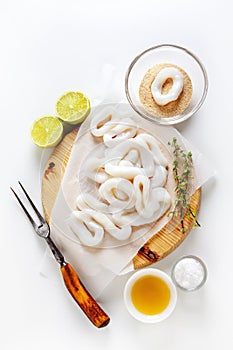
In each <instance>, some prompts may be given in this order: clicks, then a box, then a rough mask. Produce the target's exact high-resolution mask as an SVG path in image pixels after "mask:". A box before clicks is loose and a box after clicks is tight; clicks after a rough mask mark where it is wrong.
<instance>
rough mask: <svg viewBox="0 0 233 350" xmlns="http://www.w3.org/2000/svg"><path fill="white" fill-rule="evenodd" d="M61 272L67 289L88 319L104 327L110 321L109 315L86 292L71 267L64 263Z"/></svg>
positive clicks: (99, 326) (97, 325)
mask: <svg viewBox="0 0 233 350" xmlns="http://www.w3.org/2000/svg"><path fill="white" fill-rule="evenodd" d="M61 272H62V276H63V279H64V282H65V285H66V287H67V289H68V291H69V292H70V294H71V295H72V297H73V298H74V300H75V301H76V302H77V304H78V305H79V306H80V308H81V309H82V310H83V312H84V313H85V314H86V315H87V317H88V318H89V320H90V321H91V322H92V323H93V324H94V326H96V327H98V328H103V327H106V326H107V325H108V323H109V321H110V318H109V316H108V315H107V314H106V313H105V312H104V311H103V310H102V309H101V307H100V306H99V305H98V304H97V302H96V301H95V300H94V299H93V298H92V296H91V295H90V294H89V293H88V291H87V290H86V288H85V287H84V285H83V284H82V282H81V281H80V279H79V277H78V275H77V274H76V272H75V271H74V269H73V267H72V266H71V265H70V264H65V265H64V266H62V267H61Z"/></svg>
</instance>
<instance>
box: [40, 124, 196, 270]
mask: <svg viewBox="0 0 233 350" xmlns="http://www.w3.org/2000/svg"><path fill="white" fill-rule="evenodd" d="M77 133H78V128H76V129H74V130H73V131H71V132H70V133H69V134H67V135H66V136H65V137H64V139H63V140H62V141H61V143H60V144H59V145H58V146H57V147H56V148H55V149H54V151H53V153H52V154H51V156H50V158H49V160H48V162H47V165H46V168H45V171H44V174H43V179H42V204H43V208H44V213H45V217H46V220H47V221H48V222H49V221H50V215H51V212H52V209H53V205H54V202H55V200H56V196H57V193H58V190H59V187H60V184H61V181H62V178H63V175H64V172H65V169H66V165H67V163H68V160H69V156H70V153H71V149H72V146H73V142H74V140H75V138H76V135H77ZM200 201H201V189H198V190H197V191H196V192H195V193H194V195H193V196H192V197H191V199H190V205H191V209H192V210H194V211H196V213H198V211H199V207H200ZM184 226H185V228H186V231H185V233H182V232H181V226H180V223H179V222H178V220H177V219H175V218H174V219H171V220H170V221H169V222H168V223H167V224H166V225H165V226H164V227H163V228H162V229H161V230H160V231H159V232H158V233H156V235H154V236H153V237H152V238H151V239H150V240H149V241H148V242H147V243H146V244H144V246H143V247H141V249H140V250H139V251H138V253H137V255H136V256H135V257H134V259H133V265H134V268H135V269H138V268H142V267H145V266H147V265H150V264H152V263H155V262H157V261H159V260H161V259H163V258H164V257H165V256H167V255H168V254H170V253H171V252H172V251H173V250H174V249H176V248H177V247H178V246H179V245H180V244H181V243H182V242H183V240H184V239H185V238H186V237H187V235H188V234H189V232H190V230H191V229H192V226H193V222H192V219H191V217H189V216H188V215H186V216H185V217H184Z"/></svg>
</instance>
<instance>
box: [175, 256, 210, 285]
mask: <svg viewBox="0 0 233 350" xmlns="http://www.w3.org/2000/svg"><path fill="white" fill-rule="evenodd" d="M173 276H174V278H175V280H176V283H177V284H178V285H179V286H180V287H182V288H184V289H186V290H194V289H196V288H198V287H199V286H200V285H201V283H202V281H203V279H204V278H205V270H204V267H203V266H202V264H201V262H200V261H198V260H196V259H195V258H192V257H187V258H183V259H181V260H180V261H178V263H177V264H176V266H175V268H174V271H173Z"/></svg>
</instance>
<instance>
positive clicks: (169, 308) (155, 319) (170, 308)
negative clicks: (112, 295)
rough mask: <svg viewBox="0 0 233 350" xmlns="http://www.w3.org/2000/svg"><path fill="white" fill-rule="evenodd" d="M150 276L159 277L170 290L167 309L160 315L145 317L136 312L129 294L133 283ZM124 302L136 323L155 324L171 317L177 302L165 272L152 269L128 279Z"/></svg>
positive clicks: (141, 271) (173, 286) (174, 289)
mask: <svg viewBox="0 0 233 350" xmlns="http://www.w3.org/2000/svg"><path fill="white" fill-rule="evenodd" d="M151 275H152V276H156V277H160V278H161V279H162V280H163V281H164V282H165V283H166V284H167V286H168V288H169V290H170V301H169V303H168V305H167V307H166V308H165V309H164V310H163V311H162V312H161V313H158V314H154V315H147V314H144V313H142V312H140V311H138V309H137V308H136V307H135V306H134V304H133V302H132V297H131V292H132V287H133V286H134V284H135V282H136V281H137V280H138V279H140V278H141V277H144V276H151ZM124 302H125V306H126V308H127V310H128V311H129V313H130V314H131V315H132V316H133V317H134V318H135V319H137V320H138V321H141V322H144V323H157V322H160V321H163V320H165V319H166V318H167V317H168V316H170V315H171V313H172V312H173V310H174V309H175V306H176V302H177V291H176V287H175V284H174V283H173V282H172V279H171V278H170V276H168V275H167V274H166V273H165V272H163V271H161V270H158V269H154V268H146V269H142V270H139V271H137V272H135V273H134V274H133V275H132V276H131V277H130V278H129V279H128V281H127V283H126V285H125V288H124Z"/></svg>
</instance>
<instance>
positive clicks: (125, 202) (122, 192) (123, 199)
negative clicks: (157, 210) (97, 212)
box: [99, 177, 135, 211]
mask: <svg viewBox="0 0 233 350" xmlns="http://www.w3.org/2000/svg"><path fill="white" fill-rule="evenodd" d="M99 193H100V195H101V197H102V198H103V199H105V200H106V201H107V202H108V203H109V204H110V206H109V210H110V211H112V209H114V208H121V209H129V208H132V207H133V206H134V204H135V193H134V186H133V184H132V183H131V182H130V181H128V180H125V179H122V178H116V177H115V178H112V179H109V180H107V181H105V182H104V183H103V184H102V185H101V186H100V188H99Z"/></svg>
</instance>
